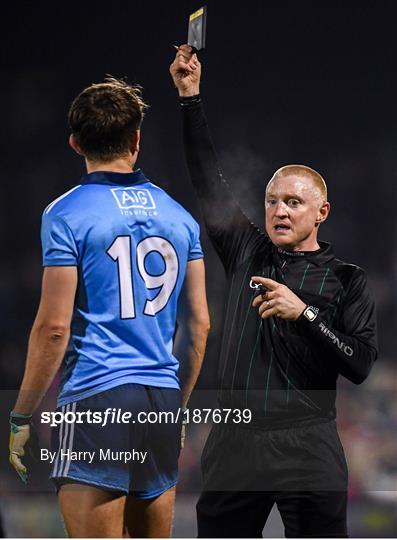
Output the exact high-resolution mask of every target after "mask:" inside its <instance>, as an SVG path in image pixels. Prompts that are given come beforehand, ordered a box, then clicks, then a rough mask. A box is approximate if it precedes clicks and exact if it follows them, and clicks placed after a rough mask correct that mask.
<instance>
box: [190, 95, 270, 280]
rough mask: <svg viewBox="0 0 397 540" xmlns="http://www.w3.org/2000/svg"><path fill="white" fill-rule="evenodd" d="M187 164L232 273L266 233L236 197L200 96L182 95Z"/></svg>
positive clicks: (211, 231) (214, 237) (209, 225)
mask: <svg viewBox="0 0 397 540" xmlns="http://www.w3.org/2000/svg"><path fill="white" fill-rule="evenodd" d="M180 104H181V106H182V111H183V139H184V146H185V155H186V161H187V166H188V169H189V173H190V177H191V180H192V183H193V186H194V189H195V191H196V193H197V195H198V198H199V201H200V206H201V209H202V212H203V215H204V221H205V225H206V229H207V232H208V235H209V237H210V239H211V241H212V243H213V245H214V247H215V249H216V251H217V253H218V255H219V257H220V259H221V261H222V263H223V265H224V267H225V270H226V273H231V272H233V270H234V269H235V268H237V267H238V266H239V265H240V264H242V263H243V262H244V261H245V260H246V259H247V258H248V257H249V256H250V254H251V253H252V251H253V249H254V248H255V245H256V244H257V242H259V241H261V242H263V240H264V238H265V235H264V234H263V233H261V231H260V230H259V229H258V228H257V227H256V226H255V225H254V224H253V223H252V222H251V221H250V219H249V218H248V217H247V216H246V215H245V214H244V212H243V211H242V210H241V208H240V206H239V205H238V204H237V202H236V201H235V199H234V197H233V195H232V193H231V190H230V188H229V186H228V184H227V182H226V180H225V179H224V178H223V176H222V173H221V171H220V169H219V165H218V160H217V157H216V154H215V150H214V147H213V144H212V141H211V136H210V133H209V129H208V124H207V119H206V117H205V114H204V111H203V107H202V104H201V99H200V96H193V97H191V98H180Z"/></svg>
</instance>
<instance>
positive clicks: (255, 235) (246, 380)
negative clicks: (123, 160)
mask: <svg viewBox="0 0 397 540" xmlns="http://www.w3.org/2000/svg"><path fill="white" fill-rule="evenodd" d="M170 72H171V75H172V77H173V80H174V83H175V86H176V87H177V89H178V91H179V95H180V104H181V106H182V112H183V122H184V144H185V152H186V158H187V163H188V168H189V172H190V176H191V178H192V181H193V185H194V187H195V190H196V192H197V195H198V197H199V199H200V203H201V207H202V211H203V214H204V220H205V223H206V227H207V232H208V235H209V237H210V239H211V241H212V243H213V245H214V247H215V249H216V251H217V253H218V255H219V257H220V259H221V261H222V263H223V266H224V268H225V272H226V276H227V289H228V299H227V308H226V313H225V318H224V329H223V340H222V347H221V358H220V368H219V384H220V392H219V402H220V407H225V408H229V407H232V408H241V409H244V408H249V409H250V410H251V411H252V422H251V423H250V424H248V425H241V424H223V425H221V424H218V425H215V426H214V427H213V429H212V431H211V433H210V435H209V438H208V440H207V442H206V445H205V448H204V452H203V456H202V469H203V482H204V490H203V493H202V495H201V497H200V499H199V502H198V504H197V519H198V536H199V537H216V538H224V537H234V538H236V537H261V536H262V529H263V527H264V525H265V523H266V520H267V518H268V516H269V513H270V511H271V509H272V507H273V505H274V504H277V507H278V509H279V511H280V514H281V517H282V520H283V523H284V526H285V534H286V536H287V537H346V536H347V528H346V502H347V480H348V471H347V465H346V460H345V456H344V452H343V448H342V446H341V443H340V440H339V437H338V433H337V430H336V423H335V416H336V411H335V398H336V381H337V378H338V375H339V374H341V375H343V376H344V377H346V378H347V379H349V380H350V381H352V382H354V383H356V384H359V383H361V382H363V381H364V380H365V378H366V377H367V376H368V374H369V372H370V370H371V367H372V365H373V363H374V361H375V359H376V357H377V345H376V322H375V308H374V302H373V299H372V297H371V294H370V291H369V289H368V285H367V278H366V275H365V272H364V271H363V270H362V269H361V268H359V267H357V266H355V265H352V264H347V263H345V262H343V261H341V260H340V259H337V258H336V257H335V256H334V254H333V251H332V247H331V245H330V244H328V243H326V242H321V241H318V240H317V235H318V229H319V226H320V224H321V223H323V222H324V221H325V219H326V218H327V216H328V213H329V209H330V205H329V203H328V202H327V187H326V184H325V182H324V180H323V178H322V176H321V175H320V174H319V173H318V172H316V171H314V170H313V169H311V168H310V167H306V166H303V165H288V166H285V167H282V168H281V169H279V170H278V171H276V173H275V174H274V175H273V177H272V179H271V180H270V182H269V183H268V185H267V187H266V193H265V211H266V232H267V234H264V233H262V232H260V231H259V229H258V228H257V227H256V226H255V225H254V224H253V223H252V222H251V221H250V220H249V218H248V217H247V216H246V215H245V214H244V212H243V211H242V210H241V208H240V207H239V205H238V204H237V203H236V202H235V200H234V198H233V196H232V194H231V192H230V189H229V187H228V184H227V183H226V181H225V180H224V178H223V177H222V174H221V172H220V170H219V166H218V163H217V159H216V155H215V153H214V149H213V146H212V142H211V138H210V135H209V131H208V126H207V121H206V118H205V115H204V112H203V108H202V104H201V99H200V93H199V92H200V88H199V84H200V76H201V65H200V63H199V61H198V59H197V56H196V55H195V54H192V51H191V48H190V47H189V46H188V45H183V46H181V47H179V49H178V52H177V54H176V58H175V60H174V62H173V63H172V65H171V67H170ZM257 293H258V294H257Z"/></svg>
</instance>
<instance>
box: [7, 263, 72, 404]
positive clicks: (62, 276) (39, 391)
mask: <svg viewBox="0 0 397 540" xmlns="http://www.w3.org/2000/svg"><path fill="white" fill-rule="evenodd" d="M76 287H77V269H76V267H74V266H68V267H57V266H52V267H47V268H45V269H44V273H43V283H42V290H41V299H40V305H39V308H38V311H37V315H36V319H35V321H34V323H33V327H32V331H31V334H30V338H29V347H28V354H27V360H26V368H25V374H24V377H23V381H22V385H21V389H20V392H19V396H18V399H17V402H16V405H15V407H14V412H16V413H22V414H32V413H33V412H34V411H35V409H36V408H37V406H38V405H39V403H40V402H41V400H42V398H43V396H44V394H45V393H46V391H47V390H48V388H49V386H50V384H51V382H52V380H53V378H54V377H55V374H56V372H57V371H58V368H59V366H60V364H61V362H62V359H63V356H64V354H65V350H66V347H67V344H68V341H69V335H70V321H71V319H72V314H73V304H74V298H75V294H76Z"/></svg>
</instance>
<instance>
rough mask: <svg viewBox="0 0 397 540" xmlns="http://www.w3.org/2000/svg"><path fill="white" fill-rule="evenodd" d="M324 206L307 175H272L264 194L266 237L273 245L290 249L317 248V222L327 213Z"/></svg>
mask: <svg viewBox="0 0 397 540" xmlns="http://www.w3.org/2000/svg"><path fill="white" fill-rule="evenodd" d="M327 205H328V203H323V201H322V200H321V193H320V192H319V189H318V188H317V187H316V186H315V184H314V183H313V181H312V179H311V178H310V177H309V176H296V175H289V176H278V177H277V176H276V177H275V178H274V179H273V180H272V181H271V182H270V183H269V184H268V186H267V188H266V194H265V213H266V231H267V234H268V235H269V238H270V239H271V241H272V242H273V244H275V245H276V246H278V247H282V248H284V249H287V250H291V251H313V250H316V249H318V248H319V246H318V244H317V231H318V225H319V223H321V222H322V221H324V219H325V218H326V216H327V214H328V210H329V205H328V206H327ZM325 207H326V208H325Z"/></svg>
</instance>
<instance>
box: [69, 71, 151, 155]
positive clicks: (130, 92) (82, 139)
mask: <svg viewBox="0 0 397 540" xmlns="http://www.w3.org/2000/svg"><path fill="white" fill-rule="evenodd" d="M146 108H147V105H146V103H145V102H144V101H143V99H142V96H141V87H140V86H132V85H130V84H128V83H126V82H125V81H122V80H119V79H115V78H113V77H107V78H106V79H105V81H104V82H103V83H98V84H92V85H91V86H89V87H88V88H86V89H85V90H83V91H82V92H81V93H80V94H79V95H78V96H77V97H76V99H75V100H74V101H73V103H72V105H71V107H70V110H69V115H68V120H69V126H70V129H71V130H72V133H73V135H74V136H75V138H76V141H77V143H78V145H79V146H80V148H81V151H82V152H83V154H84V156H85V157H86V158H87V159H89V160H90V161H99V162H109V161H112V160H114V159H117V158H119V157H122V156H125V155H126V154H128V151H129V148H130V145H131V139H132V136H133V134H134V132H135V131H136V130H137V129H139V128H140V126H141V123H142V120H143V117H144V113H145V109H146Z"/></svg>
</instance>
